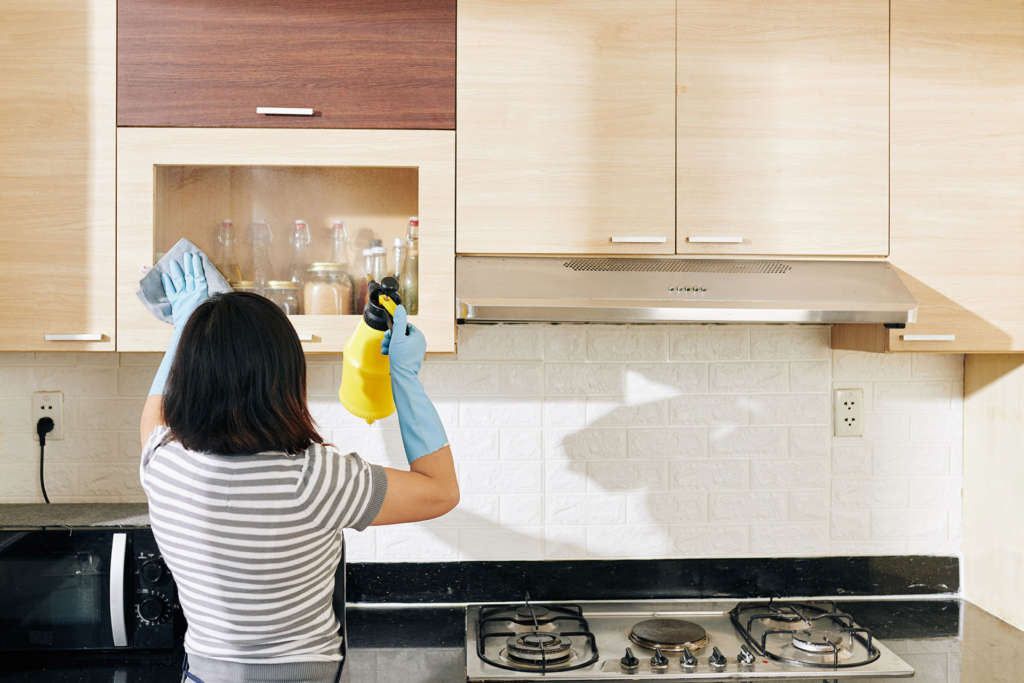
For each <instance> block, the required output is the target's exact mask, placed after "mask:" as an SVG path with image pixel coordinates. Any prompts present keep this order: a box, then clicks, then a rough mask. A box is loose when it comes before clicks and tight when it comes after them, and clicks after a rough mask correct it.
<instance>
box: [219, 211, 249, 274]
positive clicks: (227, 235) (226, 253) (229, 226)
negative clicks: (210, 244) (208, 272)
mask: <svg viewBox="0 0 1024 683" xmlns="http://www.w3.org/2000/svg"><path fill="white" fill-rule="evenodd" d="M213 265H214V266H216V268H217V270H219V271H220V274H221V275H223V276H224V279H225V280H227V281H228V282H240V281H241V280H242V279H243V278H242V267H241V266H240V265H238V244H237V242H236V240H235V224H234V221H232V220H231V219H230V218H225V219H224V220H222V221H221V222H220V225H218V226H217V258H216V260H215V261H214V263H213Z"/></svg>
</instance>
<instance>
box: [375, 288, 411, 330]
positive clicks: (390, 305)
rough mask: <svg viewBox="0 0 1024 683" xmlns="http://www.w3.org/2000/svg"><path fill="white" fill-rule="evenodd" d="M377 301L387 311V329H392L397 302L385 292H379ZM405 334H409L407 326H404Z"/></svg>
mask: <svg viewBox="0 0 1024 683" xmlns="http://www.w3.org/2000/svg"><path fill="white" fill-rule="evenodd" d="M377 301H378V302H380V305H381V306H383V307H384V310H385V311H387V312H388V329H389V330H390V329H392V325H393V324H394V322H395V309H396V308H398V304H396V303H395V302H394V300H393V299H392V298H391V297H389V296H388V295H387V294H381V295H379V296H378V297H377ZM405 336H407V337H408V336H409V328H408V327H406V328H405Z"/></svg>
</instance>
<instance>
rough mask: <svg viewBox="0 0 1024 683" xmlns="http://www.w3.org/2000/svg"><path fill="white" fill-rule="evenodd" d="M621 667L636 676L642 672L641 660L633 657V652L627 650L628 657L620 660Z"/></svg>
mask: <svg viewBox="0 0 1024 683" xmlns="http://www.w3.org/2000/svg"><path fill="white" fill-rule="evenodd" d="M619 666H621V667H622V670H623V671H624V672H625V673H628V674H635V673H636V672H637V671H639V670H640V660H639V659H637V658H636V657H635V656H634V655H633V651H632V650H630V649H629V648H628V647H627V648H626V655H625V656H624V657H623V658H622V659H620V660H619Z"/></svg>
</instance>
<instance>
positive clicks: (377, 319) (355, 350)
mask: <svg viewBox="0 0 1024 683" xmlns="http://www.w3.org/2000/svg"><path fill="white" fill-rule="evenodd" d="M368 289H369V297H368V299H369V301H368V302H367V304H366V308H365V309H364V310H363V319H362V320H360V321H359V326H358V327H356V331H355V332H353V333H352V336H351V337H349V338H348V341H347V342H345V351H344V356H343V358H342V369H341V387H339V389H338V398H339V399H340V400H341V405H343V406H345V410H347V411H348V412H350V413H352V414H353V415H355V416H356V417H360V418H362V419H364V420H366V422H367V424H373V423H374V422H375V421H376V420H381V419H383V418H385V417H387V416H388V415H390V414H391V413H393V412H395V399H394V397H393V396H392V395H391V363H390V361H389V360H388V357H387V356H385V355H384V354H382V353H381V352H380V344H381V341H382V340H383V339H384V334H385V333H386V332H387V331H388V329H389V328H390V327H391V321H392V316H393V315H394V313H395V307H396V306H398V305H399V304H401V303H402V300H401V298H399V296H398V280H396V279H395V278H393V277H385V278H381V281H380V283H379V284H378V283H376V282H372V281H371V282H370V284H369V288H368Z"/></svg>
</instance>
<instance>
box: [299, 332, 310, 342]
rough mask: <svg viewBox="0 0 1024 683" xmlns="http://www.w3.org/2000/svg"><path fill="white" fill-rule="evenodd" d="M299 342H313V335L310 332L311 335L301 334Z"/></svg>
mask: <svg viewBox="0 0 1024 683" xmlns="http://www.w3.org/2000/svg"><path fill="white" fill-rule="evenodd" d="M299 341H300V342H304V341H306V342H311V341H313V333H312V332H310V333H309V334H300V335H299Z"/></svg>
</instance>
